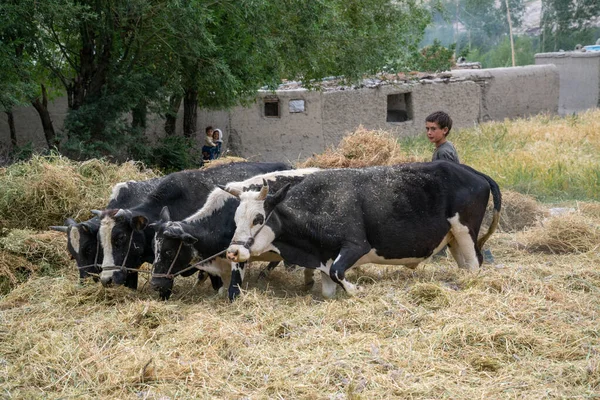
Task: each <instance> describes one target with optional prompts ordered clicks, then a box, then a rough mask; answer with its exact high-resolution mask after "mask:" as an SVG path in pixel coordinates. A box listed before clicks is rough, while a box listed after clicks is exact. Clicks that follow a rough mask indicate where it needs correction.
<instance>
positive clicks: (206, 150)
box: [202, 126, 216, 160]
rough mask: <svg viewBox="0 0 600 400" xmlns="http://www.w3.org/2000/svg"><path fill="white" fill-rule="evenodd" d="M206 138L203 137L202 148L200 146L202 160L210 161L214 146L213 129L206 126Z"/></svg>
mask: <svg viewBox="0 0 600 400" xmlns="http://www.w3.org/2000/svg"><path fill="white" fill-rule="evenodd" d="M205 131H206V136H205V137H204V146H202V159H203V160H212V159H213V153H214V148H215V146H216V144H215V143H214V142H213V127H212V126H207V127H206V129H205Z"/></svg>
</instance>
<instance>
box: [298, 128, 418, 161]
mask: <svg viewBox="0 0 600 400" xmlns="http://www.w3.org/2000/svg"><path fill="white" fill-rule="evenodd" d="M414 161H417V159H416V158H414V157H412V156H409V155H407V154H406V153H404V152H403V151H402V149H401V148H400V145H399V144H398V141H397V140H396V138H395V137H394V135H392V134H391V133H389V132H387V131H371V130H367V129H365V128H363V127H359V128H357V129H356V131H354V132H353V133H351V134H349V135H348V136H346V137H344V139H342V141H341V142H340V144H339V145H338V147H337V148H335V147H331V148H329V149H327V150H326V151H325V152H324V153H323V154H317V155H314V156H312V157H311V158H309V159H308V160H306V161H304V162H302V163H299V164H298V165H297V168H311V167H317V168H360V167H369V166H373V165H394V164H400V163H406V162H414Z"/></svg>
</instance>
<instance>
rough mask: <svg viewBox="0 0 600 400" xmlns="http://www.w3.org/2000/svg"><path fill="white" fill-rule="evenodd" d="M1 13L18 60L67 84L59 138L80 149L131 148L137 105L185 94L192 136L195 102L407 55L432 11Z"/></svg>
mask: <svg viewBox="0 0 600 400" xmlns="http://www.w3.org/2000/svg"><path fill="white" fill-rule="evenodd" d="M0 13H3V14H4V13H10V15H12V16H13V18H12V19H11V24H10V25H9V26H10V27H11V29H12V31H11V32H12V34H13V36H14V38H13V39H12V42H10V43H13V44H20V43H23V44H24V45H23V57H22V59H21V60H19V62H27V63H28V66H29V67H32V66H35V67H36V68H39V69H40V70H41V71H43V72H44V75H43V76H44V80H43V84H44V85H45V87H47V88H48V90H50V91H52V90H56V89H60V90H63V91H64V92H66V93H67V96H68V101H69V114H68V117H67V119H66V122H65V132H64V133H65V137H64V138H63V144H62V149H63V151H66V152H68V153H69V154H70V155H72V156H75V157H78V158H79V157H81V158H85V157H89V156H97V155H113V156H115V157H121V158H123V157H127V156H129V153H130V148H129V146H130V145H131V144H132V142H133V143H136V142H139V141H138V139H139V132H142V133H143V130H144V125H145V114H146V113H147V112H149V111H152V112H159V113H163V114H165V115H168V116H170V118H171V123H172V118H173V117H174V114H173V106H176V105H177V104H179V102H180V101H181V99H183V100H184V106H185V107H184V108H186V117H185V120H184V125H185V127H186V129H185V132H186V134H187V136H191V135H193V134H194V133H195V132H194V129H195V126H194V125H193V124H195V121H196V118H195V114H194V113H195V109H196V106H197V105H198V106H200V107H204V108H224V107H230V106H233V105H236V104H239V103H243V102H245V101H247V100H249V99H251V98H252V97H253V96H254V94H255V92H256V90H257V89H258V88H260V87H263V86H265V85H266V86H269V87H275V86H276V85H277V84H278V83H279V82H281V80H282V79H296V80H303V81H305V82H310V81H311V80H318V79H321V78H323V77H326V76H330V75H336V76H339V75H343V76H344V77H346V78H347V79H348V80H353V79H357V78H359V77H360V76H361V75H363V74H365V73H372V72H376V71H380V70H381V69H382V68H383V67H384V66H385V67H392V68H400V67H406V65H407V63H408V62H409V60H411V54H412V53H414V52H415V51H416V50H417V44H418V42H419V41H420V39H421V37H422V34H423V30H424V29H425V26H426V25H427V23H428V22H429V13H428V11H427V10H426V9H425V8H424V7H423V6H422V5H421V3H419V2H417V1H416V0H402V1H391V0H327V1H325V0H323V1H314V0H294V1H292V0H281V1H270V0H236V1H234V0H221V1H218V2H214V1H209V0H120V1H116V0H44V1H39V0H12V1H8V2H3V3H2V5H0ZM4 36H6V35H5V34H4V33H3V38H4ZM13 47H14V46H13ZM3 50H4V49H3V48H0V51H2V52H1V53H0V65H4V64H5V63H10V62H11V60H10V57H9V55H7V54H5V52H4V51H3ZM18 70H19V68H18V67H15V68H13V71H18ZM41 77H42V75H41V74H40V75H33V74H30V75H29V76H27V77H17V76H14V75H11V76H7V77H6V78H5V79H4V80H3V82H6V83H3V84H7V83H10V84H15V83H27V84H33V86H35V87H40V84H41V83H42V82H40V80H41ZM17 78H18V79H17ZM22 87H23V88H26V87H28V86H27V85H24V86H22ZM11 93H18V91H16V90H11ZM15 96H16V95H15ZM17 97H22V96H17ZM13 103H14V102H13ZM188 110H189V112H188ZM130 112H131V115H132V116H133V117H132V118H127V116H128V115H129V113H130ZM188 120H189V121H188ZM167 130H168V131H169V132H172V124H171V125H170V128H169V127H167Z"/></svg>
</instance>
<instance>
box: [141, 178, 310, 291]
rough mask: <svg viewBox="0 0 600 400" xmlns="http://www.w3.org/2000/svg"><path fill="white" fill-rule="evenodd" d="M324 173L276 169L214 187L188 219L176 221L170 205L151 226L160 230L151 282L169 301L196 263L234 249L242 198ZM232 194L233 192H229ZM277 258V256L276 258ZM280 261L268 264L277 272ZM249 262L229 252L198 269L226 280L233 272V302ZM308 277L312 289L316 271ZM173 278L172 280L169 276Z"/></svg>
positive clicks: (231, 287)
mask: <svg viewBox="0 0 600 400" xmlns="http://www.w3.org/2000/svg"><path fill="white" fill-rule="evenodd" d="M316 171H319V169H318V168H306V169H297V170H290V171H277V172H270V173H268V174H263V175H257V176H254V177H252V178H250V179H247V180H245V181H243V182H230V183H229V184H227V186H226V188H225V190H227V191H224V190H221V189H215V190H213V191H212V192H211V193H210V195H209V196H208V198H207V200H206V203H205V204H204V206H203V207H202V208H201V209H200V210H198V211H197V212H196V213H195V214H193V215H190V216H189V217H187V218H186V219H184V220H183V221H172V220H171V217H170V215H169V210H168V208H167V207H165V208H164V209H163V211H162V212H161V216H160V221H159V222H155V223H153V224H151V227H152V228H153V229H154V230H155V232H156V234H155V237H154V265H153V275H152V280H151V284H152V285H153V286H154V287H155V288H156V289H158V290H159V293H160V296H161V298H163V299H168V298H169V296H170V295H171V290H172V288H173V278H174V276H176V275H178V274H180V272H181V271H183V270H185V269H186V268H188V265H189V264H190V262H191V261H192V260H193V259H197V258H200V259H206V258H209V257H211V256H213V255H215V254H218V253H223V251H224V250H225V249H227V247H228V246H229V243H230V242H231V238H232V237H233V233H234V232H235V222H234V219H233V217H234V214H235V209H236V208H237V206H238V204H239V203H240V201H239V199H238V198H237V197H236V196H233V195H231V194H230V193H235V194H236V195H238V196H239V194H241V193H242V192H244V191H247V190H259V189H261V188H262V185H263V181H267V182H270V186H269V188H270V190H272V191H277V190H279V189H281V188H282V187H283V186H284V185H286V184H292V185H295V184H297V183H298V182H300V181H302V179H304V177H305V176H307V175H309V174H312V173H314V172H316ZM228 192H229V193H228ZM273 256H274V257H273ZM273 256H271V257H268V256H267V257H264V258H263V260H265V261H273V260H274V259H275V260H280V257H279V255H278V254H275V253H273ZM278 263H279V261H273V262H272V263H271V264H269V267H270V268H273V267H274V266H276V265H277V264H278ZM244 264H245V263H239V265H238V263H233V265H232V263H231V262H230V261H227V260H226V259H225V254H222V255H220V256H219V257H216V258H214V259H213V260H210V261H209V262H208V263H204V264H201V265H199V266H198V268H199V269H201V270H203V271H206V272H208V273H210V274H212V275H219V276H221V277H222V278H225V280H228V279H227V277H228V276H229V275H230V274H231V275H232V276H231V280H230V284H229V298H230V299H233V298H234V297H235V296H237V295H238V294H239V287H240V285H241V284H242V280H243V275H244ZM307 271H308V272H310V276H307V277H306V280H307V282H306V283H307V285H308V284H310V283H311V282H312V272H313V271H312V270H307ZM169 275H170V276H169Z"/></svg>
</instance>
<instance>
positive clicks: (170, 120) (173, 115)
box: [165, 95, 183, 136]
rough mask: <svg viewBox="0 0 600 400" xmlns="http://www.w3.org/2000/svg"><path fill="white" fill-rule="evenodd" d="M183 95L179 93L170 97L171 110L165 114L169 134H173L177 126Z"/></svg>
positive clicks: (166, 130) (166, 129) (166, 128)
mask: <svg viewBox="0 0 600 400" xmlns="http://www.w3.org/2000/svg"><path fill="white" fill-rule="evenodd" d="M181 100H183V99H182V97H181V96H179V95H172V96H171V97H170V98H169V111H167V114H166V115H165V132H166V133H167V136H173V135H174V134H175V129H176V127H177V114H178V113H179V106H181Z"/></svg>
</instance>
